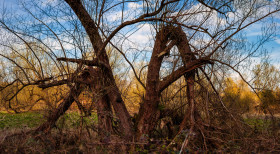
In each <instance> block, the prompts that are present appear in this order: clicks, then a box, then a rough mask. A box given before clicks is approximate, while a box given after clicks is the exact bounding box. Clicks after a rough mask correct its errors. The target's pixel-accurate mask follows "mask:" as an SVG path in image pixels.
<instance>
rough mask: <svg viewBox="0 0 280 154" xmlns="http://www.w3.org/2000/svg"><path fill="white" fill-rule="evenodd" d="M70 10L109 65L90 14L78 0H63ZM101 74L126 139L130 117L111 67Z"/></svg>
mask: <svg viewBox="0 0 280 154" xmlns="http://www.w3.org/2000/svg"><path fill="white" fill-rule="evenodd" d="M65 1H66V2H67V3H68V4H69V6H70V7H71V8H72V10H73V11H74V12H75V14H76V15H77V17H78V18H79V20H80V21H81V23H82V25H83V27H84V28H85V30H86V32H87V34H88V36H89V39H90V41H91V44H92V46H93V48H94V52H95V55H96V57H97V59H98V60H99V61H100V62H102V63H103V64H105V65H107V66H110V65H109V58H108V56H107V54H106V50H105V49H102V46H103V43H104V42H103V41H102V39H101V36H100V35H99V33H98V28H97V26H96V24H95V22H94V21H93V20H92V18H91V16H90V15H89V14H88V12H87V11H86V9H85V8H84V6H83V5H82V3H81V1H80V0H65ZM102 76H104V81H106V82H104V85H102V86H103V87H105V88H106V90H105V94H106V95H107V96H108V100H109V101H108V102H109V103H110V105H111V104H112V105H113V108H114V111H115V114H116V116H117V117H118V118H119V120H120V127H121V128H120V130H122V134H123V135H124V137H125V138H126V139H132V136H133V134H134V133H133V129H132V122H131V117H130V115H129V113H128V111H127V108H126V106H125V104H124V101H123V99H122V97H121V93H120V91H119V88H118V87H117V85H116V82H115V79H114V76H113V72H112V69H111V67H109V68H107V69H103V70H102Z"/></svg>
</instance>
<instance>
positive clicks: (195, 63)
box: [159, 58, 213, 92]
mask: <svg viewBox="0 0 280 154" xmlns="http://www.w3.org/2000/svg"><path fill="white" fill-rule="evenodd" d="M204 64H213V62H212V61H210V60H209V59H204V58H201V59H198V60H194V61H192V62H189V63H188V64H187V65H186V66H182V67H180V68H179V69H177V70H176V71H174V72H173V73H171V74H170V75H168V76H166V77H165V78H163V80H162V81H161V82H160V84H159V91H160V92H162V91H163V90H164V89H165V88H167V87H168V86H169V85H170V84H172V83H173V82H175V81H176V80H177V79H179V78H180V77H181V76H183V75H184V74H186V73H188V72H190V71H192V70H194V69H196V68H199V67H200V66H202V65H204Z"/></svg>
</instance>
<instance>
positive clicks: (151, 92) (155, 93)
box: [136, 27, 170, 139]
mask: <svg viewBox="0 0 280 154" xmlns="http://www.w3.org/2000/svg"><path fill="white" fill-rule="evenodd" d="M169 35H170V29H169V27H164V28H163V29H162V30H161V31H159V32H158V33H157V35H156V41H155V45H154V49H153V53H152V57H151V60H150V63H149V65H148V74H147V81H146V95H145V99H144V103H143V104H141V107H140V111H139V114H138V115H139V116H138V119H137V135H136V138H137V139H140V138H141V136H142V135H143V134H150V132H151V131H152V130H153V129H154V127H155V125H156V123H157V121H158V118H159V116H160V112H159V110H158V105H159V103H160V90H159V82H160V81H159V72H160V67H161V63H162V60H163V56H158V55H159V54H160V53H161V52H162V51H165V49H166V48H168V47H166V44H167V42H168V39H169Z"/></svg>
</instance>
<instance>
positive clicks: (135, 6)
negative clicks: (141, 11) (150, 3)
mask: <svg viewBox="0 0 280 154" xmlns="http://www.w3.org/2000/svg"><path fill="white" fill-rule="evenodd" d="M142 6H143V5H142V4H139V3H128V5H127V7H128V8H129V9H137V8H141V7H142Z"/></svg>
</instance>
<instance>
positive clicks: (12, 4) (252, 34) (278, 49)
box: [0, 0, 280, 65]
mask: <svg viewBox="0 0 280 154" xmlns="http://www.w3.org/2000/svg"><path fill="white" fill-rule="evenodd" d="M47 1H52V0H46V2H47ZM0 2H2V3H0V4H5V6H6V7H7V9H13V10H17V4H18V0H0ZM128 7H129V6H128ZM112 19H113V18H112ZM276 23H277V26H276V34H275V37H274V38H273V39H271V40H270V41H269V42H267V43H266V44H265V45H264V48H265V49H266V50H267V51H268V52H271V55H270V57H271V59H272V60H273V63H275V64H276V65H278V64H277V63H278V60H279V59H280V58H278V57H280V18H279V17H278V18H276ZM261 28H262V23H258V24H254V25H252V26H250V27H248V28H247V29H245V30H244V32H245V33H246V34H247V39H248V41H250V42H254V41H257V38H258V36H260V34H261ZM144 35H146V31H145V30H142V31H141V30H140V31H139V32H136V33H135V35H134V36H132V37H133V39H137V38H138V39H140V38H141V39H142V40H143V39H145V36H144Z"/></svg>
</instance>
